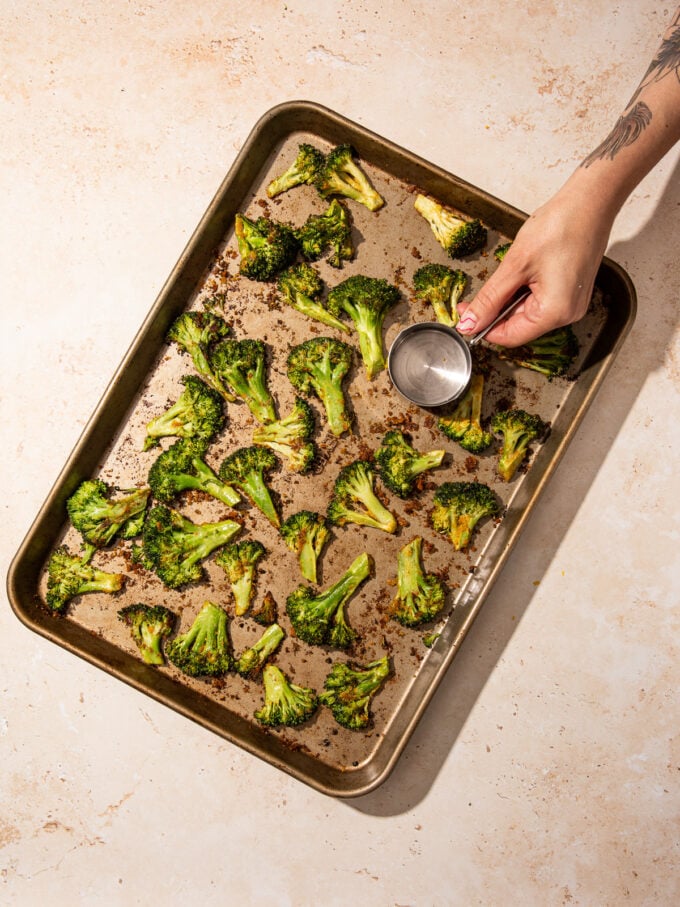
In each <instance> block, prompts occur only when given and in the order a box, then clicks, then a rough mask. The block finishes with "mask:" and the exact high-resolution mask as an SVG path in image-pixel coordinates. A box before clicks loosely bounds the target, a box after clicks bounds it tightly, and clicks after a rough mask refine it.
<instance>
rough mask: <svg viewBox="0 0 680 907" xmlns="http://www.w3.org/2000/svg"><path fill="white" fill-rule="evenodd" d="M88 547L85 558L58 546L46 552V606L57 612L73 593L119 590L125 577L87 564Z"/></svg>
mask: <svg viewBox="0 0 680 907" xmlns="http://www.w3.org/2000/svg"><path fill="white" fill-rule="evenodd" d="M91 557H92V550H90V552H89V553H88V554H86V555H85V557H78V556H76V555H74V554H71V552H70V551H69V550H68V548H67V547H66V546H65V545H60V546H59V547H58V548H55V550H54V551H53V552H52V554H51V555H50V559H49V561H48V564H47V594H46V597H45V601H46V604H47V607H48V608H49V609H50V610H51V611H54V612H56V613H59V614H61V613H62V612H63V611H65V609H66V606H67V605H68V603H69V602H70V601H71V599H73V598H75V597H76V596H77V595H85V594H86V593H88V592H108V593H113V592H119V591H120V590H121V589H122V588H123V584H124V582H125V576H124V575H123V574H122V573H107V572H106V571H105V570H98V569H97V568H96V567H93V566H92V564H90V562H89V561H90V558H91Z"/></svg>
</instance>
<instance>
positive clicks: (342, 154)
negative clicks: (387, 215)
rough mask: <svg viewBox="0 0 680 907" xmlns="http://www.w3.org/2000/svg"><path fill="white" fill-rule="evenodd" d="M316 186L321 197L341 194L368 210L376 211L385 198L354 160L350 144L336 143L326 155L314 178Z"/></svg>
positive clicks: (353, 152)
mask: <svg viewBox="0 0 680 907" xmlns="http://www.w3.org/2000/svg"><path fill="white" fill-rule="evenodd" d="M316 188H317V190H318V192H319V195H320V196H321V197H322V198H329V197H330V196H331V195H342V196H344V197H345V198H351V199H352V201H355V202H359V203H360V204H362V205H364V206H365V207H366V208H368V210H369V211H377V210H378V208H382V206H383V205H384V204H385V199H384V198H383V197H382V196H381V195H380V193H379V192H377V191H376V189H375V188H374V187H373V185H372V184H371V181H370V180H369V178H368V176H367V175H366V173H365V172H364V170H363V169H362V167H361V166H360V164H359V163H358V162H357V160H356V156H355V151H354V149H353V148H352V146H351V145H347V144H345V145H336V147H335V148H333V150H332V151H331V152H330V153H329V154H328V155H327V156H326V160H325V162H324V165H323V167H322V168H321V172H320V173H319V176H318V177H317V180H316Z"/></svg>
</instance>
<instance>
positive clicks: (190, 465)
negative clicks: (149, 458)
mask: <svg viewBox="0 0 680 907" xmlns="http://www.w3.org/2000/svg"><path fill="white" fill-rule="evenodd" d="M207 448H208V444H207V442H206V441H204V440H203V439H202V438H180V439H179V440H178V441H175V443H174V444H173V445H172V446H171V447H168V449H167V450H164V451H163V453H161V454H160V455H159V456H158V457H157V458H156V460H155V461H154V463H153V464H152V466H151V469H150V470H149V476H148V482H149V486H150V488H151V492H152V494H153V496H154V498H156V500H157V501H162V502H163V503H165V504H169V503H171V501H172V500H173V499H174V498H175V497H176V496H177V495H179V494H181V493H182V492H183V491H202V492H205V494H209V495H210V496H211V497H213V498H216V499H217V500H218V501H221V502H222V503H223V504H226V505H227V506H228V507H235V506H236V504H238V502H239V501H240V500H241V496H240V495H239V493H238V492H237V491H236V490H235V489H234V488H232V487H231V486H230V485H226V484H225V483H224V482H223V481H222V480H221V479H220V478H219V476H218V475H217V474H216V473H215V472H214V471H213V470H212V469H211V468H210V466H208V464H207V463H206V462H205V459H204V457H205V453H206V450H207Z"/></svg>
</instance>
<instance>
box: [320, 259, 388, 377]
mask: <svg viewBox="0 0 680 907" xmlns="http://www.w3.org/2000/svg"><path fill="white" fill-rule="evenodd" d="M399 299H400V294H399V290H398V289H397V288H396V287H395V286H394V285H393V284H391V283H389V282H388V281H386V280H383V278H382V277H366V276H364V275H363V274H355V275H354V276H353V277H348V278H347V279H346V280H343V281H342V283H339V284H338V285H337V286H335V287H333V289H332V290H331V291H330V292H329V294H328V300H327V303H326V304H327V306H328V310H329V311H330V312H331V313H332V314H333V315H336V316H338V317H339V316H340V314H341V313H342V312H344V313H345V314H346V315H349V317H350V318H351V319H352V321H353V322H354V328H355V330H356V332H357V335H358V337H359V348H360V350H361V356H362V358H363V360H364V366H365V368H366V375H367V376H368V378H373V377H374V375H377V373H378V372H379V371H381V370H382V369H384V368H385V347H384V343H383V336H382V330H383V322H384V321H385V315H387V313H388V311H389V310H390V309H391V308H393V307H394V306H395V305H396V304H397V303H398V302H399Z"/></svg>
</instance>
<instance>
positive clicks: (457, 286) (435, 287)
mask: <svg viewBox="0 0 680 907" xmlns="http://www.w3.org/2000/svg"><path fill="white" fill-rule="evenodd" d="M467 282H468V277H467V274H466V273H465V271H461V270H460V268H456V269H454V268H449V267H447V266H446V265H440V264H429V265H423V266H422V268H418V270H417V271H416V272H415V274H414V275H413V289H414V290H415V294H416V296H417V298H418V299H420V300H422V301H423V302H428V303H429V304H430V305H431V306H432V309H433V311H434V316H435V318H436V319H437V321H438V322H439V323H440V324H446V325H448V326H449V327H455V326H456V325H457V324H458V320H459V315H458V308H457V306H458V301H459V300H460V298H461V296H462V295H463V293H464V292H465V287H466V286H467Z"/></svg>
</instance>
